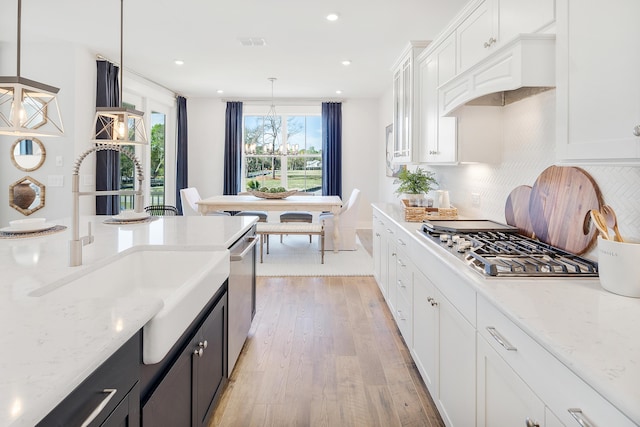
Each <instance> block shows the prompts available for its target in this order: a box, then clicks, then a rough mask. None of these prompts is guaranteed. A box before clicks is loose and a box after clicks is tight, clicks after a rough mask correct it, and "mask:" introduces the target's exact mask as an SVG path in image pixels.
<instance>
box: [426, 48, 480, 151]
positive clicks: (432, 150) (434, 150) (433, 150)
mask: <svg viewBox="0 0 640 427" xmlns="http://www.w3.org/2000/svg"><path fill="white" fill-rule="evenodd" d="M485 44H486V43H485ZM429 154H433V155H434V156H436V155H438V154H440V152H439V151H435V150H431V151H429Z"/></svg>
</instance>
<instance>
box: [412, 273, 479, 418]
mask: <svg viewBox="0 0 640 427" xmlns="http://www.w3.org/2000/svg"><path fill="white" fill-rule="evenodd" d="M413 311H414V325H413V328H414V336H413V348H412V355H413V357H414V359H415V361H416V365H417V366H418V369H419V370H420V373H421V374H422V376H423V379H424V381H425V383H426V384H427V388H428V389H429V392H430V393H431V396H432V397H433V400H434V401H435V403H436V406H437V407H438V410H439V411H440V415H441V416H442V418H443V419H444V422H445V424H446V425H448V426H473V425H475V403H476V390H475V380H476V369H475V366H476V357H475V355H476V339H475V328H474V327H473V325H471V324H470V323H469V322H468V321H467V320H466V319H465V317H464V316H462V314H461V313H460V312H459V311H458V310H457V309H456V308H455V307H454V305H453V304H451V302H449V300H448V299H447V298H445V297H444V296H443V294H442V293H441V292H440V291H439V290H438V289H437V288H436V286H435V285H434V284H433V283H432V282H431V281H430V280H429V278H427V277H426V276H425V275H424V274H423V273H421V272H416V273H415V274H414V300H413Z"/></svg>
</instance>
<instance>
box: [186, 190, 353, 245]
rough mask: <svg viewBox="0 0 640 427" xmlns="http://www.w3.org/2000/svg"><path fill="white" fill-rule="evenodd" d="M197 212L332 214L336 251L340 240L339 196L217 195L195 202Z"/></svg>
mask: <svg viewBox="0 0 640 427" xmlns="http://www.w3.org/2000/svg"><path fill="white" fill-rule="evenodd" d="M197 205H198V212H200V214H202V215H206V214H207V213H210V212H215V211H267V212H273V211H314V212H331V213H332V214H333V236H332V237H333V243H334V245H333V247H334V252H337V251H338V248H339V246H340V245H339V244H338V242H340V210H341V208H342V199H341V198H340V197H339V196H315V195H313V196H312V195H292V196H288V197H285V198H283V199H266V198H261V197H257V196H254V195H253V194H239V195H218V196H211V197H207V198H204V199H201V200H200V201H198V202H197Z"/></svg>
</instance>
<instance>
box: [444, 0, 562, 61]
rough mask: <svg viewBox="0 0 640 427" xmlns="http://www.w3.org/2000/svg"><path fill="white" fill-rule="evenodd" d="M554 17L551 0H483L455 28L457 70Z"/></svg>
mask: <svg viewBox="0 0 640 427" xmlns="http://www.w3.org/2000/svg"><path fill="white" fill-rule="evenodd" d="M554 20H555V3H554V1H553V0H537V1H535V2H534V1H530V0H484V1H482V2H480V3H479V4H478V6H477V7H476V8H475V9H474V10H473V11H472V12H471V13H470V14H469V16H467V17H466V19H464V21H462V23H461V24H460V25H459V26H458V27H457V28H456V34H457V37H456V39H457V49H456V50H457V59H458V62H457V65H458V68H457V72H458V73H459V72H462V71H464V70H466V69H468V68H469V67H471V66H473V65H474V64H476V63H477V62H479V61H480V60H482V59H483V58H485V57H486V56H487V55H489V54H491V53H492V52H493V51H494V50H496V49H497V48H498V47H500V46H502V45H504V44H505V43H507V42H509V41H510V40H512V39H513V38H515V37H516V36H517V35H518V34H521V33H534V32H538V31H540V30H542V29H544V28H546V27H548V26H549V25H550V24H552V23H553V22H554Z"/></svg>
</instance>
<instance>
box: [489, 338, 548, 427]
mask: <svg viewBox="0 0 640 427" xmlns="http://www.w3.org/2000/svg"><path fill="white" fill-rule="evenodd" d="M513 351H517V349H516V350H513ZM477 366H478V383H477V396H478V405H477V406H478V415H477V424H476V427H500V426H527V425H529V426H538V427H544V426H546V423H545V406H544V403H543V402H542V400H540V399H539V398H538V396H536V395H535V393H534V392H533V391H532V390H531V388H529V386H528V385H527V384H526V383H525V382H524V381H522V379H521V378H520V377H519V376H518V375H517V374H516V373H515V372H514V370H513V369H511V367H510V366H509V365H508V364H507V362H505V361H504V359H503V358H502V357H501V356H500V355H499V354H498V353H497V352H496V351H495V350H494V349H493V348H492V347H491V346H490V345H489V344H488V343H487V341H486V340H485V339H484V338H483V337H482V336H480V335H479V336H478V365H477ZM527 420H528V422H529V424H527Z"/></svg>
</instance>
